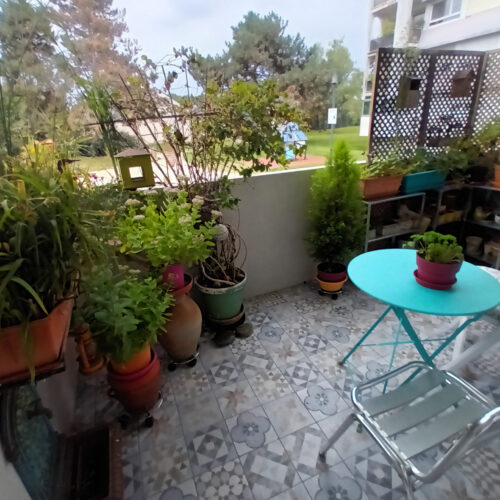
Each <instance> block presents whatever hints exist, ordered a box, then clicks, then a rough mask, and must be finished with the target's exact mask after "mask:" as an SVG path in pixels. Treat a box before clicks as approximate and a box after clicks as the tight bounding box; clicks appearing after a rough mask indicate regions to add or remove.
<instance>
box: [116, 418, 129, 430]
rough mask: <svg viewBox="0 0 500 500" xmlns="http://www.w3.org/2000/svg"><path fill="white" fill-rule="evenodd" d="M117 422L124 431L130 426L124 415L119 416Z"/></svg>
mask: <svg viewBox="0 0 500 500" xmlns="http://www.w3.org/2000/svg"><path fill="white" fill-rule="evenodd" d="M118 422H119V423H120V427H121V428H122V430H125V429H126V428H127V427H128V426H129V424H130V417H129V416H128V415H125V414H123V415H120V417H119V418H118Z"/></svg>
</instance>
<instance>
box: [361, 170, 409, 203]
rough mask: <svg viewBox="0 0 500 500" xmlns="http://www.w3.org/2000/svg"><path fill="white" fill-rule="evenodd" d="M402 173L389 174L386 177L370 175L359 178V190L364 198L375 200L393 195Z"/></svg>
mask: <svg viewBox="0 0 500 500" xmlns="http://www.w3.org/2000/svg"><path fill="white" fill-rule="evenodd" d="M402 179H403V176H402V175H389V176H386V177H372V178H370V179H361V180H360V185H361V192H362V193H363V199H365V200H377V199H379V198H388V197H390V196H395V195H396V194H397V193H398V191H399V187H400V186H401V180H402Z"/></svg>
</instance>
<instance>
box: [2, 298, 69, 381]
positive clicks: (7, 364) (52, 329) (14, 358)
mask: <svg viewBox="0 0 500 500" xmlns="http://www.w3.org/2000/svg"><path fill="white" fill-rule="evenodd" d="M73 304H74V300H73V299H67V300H63V301H62V302H61V303H60V304H58V305H57V306H56V307H54V309H52V311H51V312H50V314H49V315H48V316H47V317H45V318H42V319H39V320H36V321H32V322H31V323H29V326H28V328H29V331H30V336H31V339H30V342H31V356H32V364H33V366H34V367H35V371H36V368H38V367H43V366H44V365H48V364H50V363H53V362H54V361H56V360H57V359H59V358H60V357H61V354H62V349H63V346H64V343H65V340H66V337H67V335H68V330H69V324H70V321H71V313H72V311H73ZM23 335H24V331H23V326H22V325H15V326H9V327H8V328H3V329H1V330H0V380H1V379H3V378H6V377H9V379H11V378H15V376H16V374H19V375H22V374H24V373H25V372H26V371H27V370H29V366H30V363H29V362H28V359H27V357H26V351H25V347H24V343H23Z"/></svg>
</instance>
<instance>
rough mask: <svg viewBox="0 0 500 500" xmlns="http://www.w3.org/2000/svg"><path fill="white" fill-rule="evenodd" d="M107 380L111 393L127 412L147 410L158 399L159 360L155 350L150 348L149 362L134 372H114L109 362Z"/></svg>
mask: <svg viewBox="0 0 500 500" xmlns="http://www.w3.org/2000/svg"><path fill="white" fill-rule="evenodd" d="M108 382H109V385H110V386H111V388H112V391H111V395H112V396H113V397H115V398H116V399H118V401H120V403H121V404H122V405H123V406H124V408H125V409H126V410H127V411H128V412H129V413H135V414H140V413H146V412H148V411H149V410H151V408H153V406H155V404H156V402H157V401H158V393H159V391H160V361H159V359H158V356H157V354H156V352H155V351H154V350H153V349H151V348H150V351H149V363H148V364H147V365H146V366H145V367H144V368H142V369H141V370H139V371H136V372H134V373H129V374H126V375H124V374H120V373H116V372H115V371H114V370H113V367H112V366H111V364H109V365H108Z"/></svg>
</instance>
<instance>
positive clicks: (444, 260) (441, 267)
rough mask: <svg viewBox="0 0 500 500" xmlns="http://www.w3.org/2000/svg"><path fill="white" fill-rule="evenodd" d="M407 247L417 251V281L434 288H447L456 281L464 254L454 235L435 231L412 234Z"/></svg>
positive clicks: (415, 273)
mask: <svg viewBox="0 0 500 500" xmlns="http://www.w3.org/2000/svg"><path fill="white" fill-rule="evenodd" d="M407 248H415V249H416V251H417V269H416V270H415V271H414V275H415V279H416V280H417V283H419V284H420V285H422V286H425V287H426V288H432V289H434V290H448V289H450V288H451V287H452V286H453V284H454V283H456V281H457V280H456V277H455V275H456V274H457V273H458V271H459V270H460V267H461V266H462V262H463V260H464V254H463V249H462V247H461V246H460V245H459V244H458V243H457V239H456V238H455V236H453V235H451V234H441V233H437V232H435V231H428V232H426V233H424V234H414V235H413V236H412V237H411V241H410V243H408V245H407Z"/></svg>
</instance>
